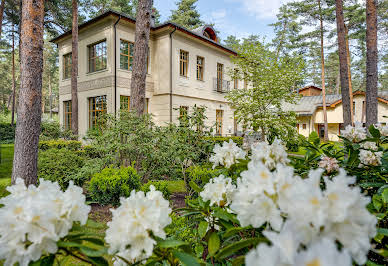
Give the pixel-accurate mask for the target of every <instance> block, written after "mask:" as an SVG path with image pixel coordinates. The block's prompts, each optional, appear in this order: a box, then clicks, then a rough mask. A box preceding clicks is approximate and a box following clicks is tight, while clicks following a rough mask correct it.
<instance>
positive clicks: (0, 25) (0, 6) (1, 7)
mask: <svg viewBox="0 0 388 266" xmlns="http://www.w3.org/2000/svg"><path fill="white" fill-rule="evenodd" d="M4 6H5V0H1V4H0V38H1V30H2V28H3V15H4Z"/></svg>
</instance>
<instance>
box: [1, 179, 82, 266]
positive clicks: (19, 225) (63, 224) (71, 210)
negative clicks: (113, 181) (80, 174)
mask: <svg viewBox="0 0 388 266" xmlns="http://www.w3.org/2000/svg"><path fill="white" fill-rule="evenodd" d="M39 183H40V185H39V186H38V187H36V186H34V185H30V186H29V187H28V188H27V187H26V186H25V185H24V181H23V180H22V179H17V180H16V184H15V185H13V186H10V187H8V188H7V190H8V191H9V192H10V193H11V194H10V195H8V196H6V197H4V198H2V199H0V204H3V205H4V206H3V207H2V208H0V260H2V259H5V262H4V265H14V264H15V263H19V264H20V265H21V266H24V265H28V264H29V262H31V261H36V260H38V259H39V258H40V257H41V256H42V254H47V253H51V254H52V253H56V252H57V250H58V247H57V244H56V242H57V241H58V240H60V239H61V238H62V237H64V236H66V235H67V234H68V232H69V230H70V229H71V228H72V226H73V222H76V221H78V222H80V223H81V224H85V223H86V221H87V219H88V214H89V211H90V206H88V205H86V204H85V196H84V195H83V194H82V188H80V187H77V186H75V185H74V184H73V182H72V181H71V182H70V185H69V187H68V189H67V190H66V191H65V192H63V191H61V189H60V187H59V185H58V183H57V182H55V183H53V182H51V181H46V180H44V179H40V180H39Z"/></svg>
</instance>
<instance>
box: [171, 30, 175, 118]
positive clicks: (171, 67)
mask: <svg viewBox="0 0 388 266" xmlns="http://www.w3.org/2000/svg"><path fill="white" fill-rule="evenodd" d="M175 31H176V26H175V28H174V30H173V31H172V32H170V123H172V35H173V34H174V32H175Z"/></svg>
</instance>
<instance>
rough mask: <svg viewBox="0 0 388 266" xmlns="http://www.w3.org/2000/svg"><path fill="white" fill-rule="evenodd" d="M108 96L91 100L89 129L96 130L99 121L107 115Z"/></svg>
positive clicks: (91, 98)
mask: <svg viewBox="0 0 388 266" xmlns="http://www.w3.org/2000/svg"><path fill="white" fill-rule="evenodd" d="M106 111H107V109H106V95H103V96H97V97H90V98H89V128H95V127H96V126H97V124H98V119H99V117H101V116H102V115H103V114H106Z"/></svg>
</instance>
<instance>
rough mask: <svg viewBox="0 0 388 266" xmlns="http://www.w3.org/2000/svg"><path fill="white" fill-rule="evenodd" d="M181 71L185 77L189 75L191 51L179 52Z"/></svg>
mask: <svg viewBox="0 0 388 266" xmlns="http://www.w3.org/2000/svg"><path fill="white" fill-rule="evenodd" d="M179 66H180V70H179V73H180V75H181V76H183V77H187V72H188V67H189V52H186V51H183V50H181V51H180V53H179Z"/></svg>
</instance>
